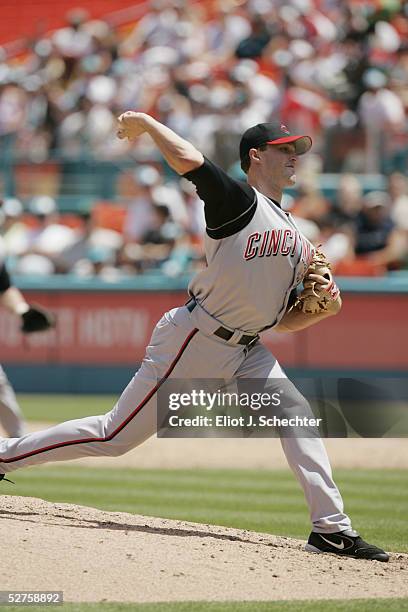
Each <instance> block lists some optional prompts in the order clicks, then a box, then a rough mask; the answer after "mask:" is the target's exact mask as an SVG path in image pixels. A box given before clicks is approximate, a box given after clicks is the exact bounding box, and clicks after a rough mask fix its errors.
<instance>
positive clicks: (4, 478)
mask: <svg viewBox="0 0 408 612" xmlns="http://www.w3.org/2000/svg"><path fill="white" fill-rule="evenodd" d="M0 480H5V481H6V482H11V484H16V483H15V482H13V481H12V480H9V479H8V478H6V475H5V474H0Z"/></svg>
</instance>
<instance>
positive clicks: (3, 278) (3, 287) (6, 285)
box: [0, 264, 11, 293]
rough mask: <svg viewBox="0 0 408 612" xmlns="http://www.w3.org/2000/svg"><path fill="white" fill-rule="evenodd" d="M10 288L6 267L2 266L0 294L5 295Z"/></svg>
mask: <svg viewBox="0 0 408 612" xmlns="http://www.w3.org/2000/svg"><path fill="white" fill-rule="evenodd" d="M9 287H11V282H10V277H9V274H8V272H7V269H6V266H5V265H4V264H0V293H4V292H5V291H7V289H9Z"/></svg>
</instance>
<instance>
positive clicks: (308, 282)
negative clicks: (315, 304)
mask: <svg viewBox="0 0 408 612" xmlns="http://www.w3.org/2000/svg"><path fill="white" fill-rule="evenodd" d="M330 283H331V279H330V276H329V278H327V276H322V275H321V274H312V273H311V274H308V275H307V276H306V278H305V279H304V280H303V286H304V287H311V286H313V285H314V286H315V291H316V292H317V293H320V292H321V291H326V290H327V289H328V288H329V286H330Z"/></svg>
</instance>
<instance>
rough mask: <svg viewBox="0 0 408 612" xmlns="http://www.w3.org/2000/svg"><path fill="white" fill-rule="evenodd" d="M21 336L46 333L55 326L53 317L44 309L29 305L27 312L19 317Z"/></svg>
mask: <svg viewBox="0 0 408 612" xmlns="http://www.w3.org/2000/svg"><path fill="white" fill-rule="evenodd" d="M21 318H22V324H21V331H22V332H23V334H31V333H33V332H39V331H46V330H47V329H50V328H51V327H54V325H55V317H54V315H53V314H51V313H50V312H49V311H48V310H46V309H45V308H41V307H40V306H33V305H30V308H29V310H27V312H24V313H23V314H22V315H21Z"/></svg>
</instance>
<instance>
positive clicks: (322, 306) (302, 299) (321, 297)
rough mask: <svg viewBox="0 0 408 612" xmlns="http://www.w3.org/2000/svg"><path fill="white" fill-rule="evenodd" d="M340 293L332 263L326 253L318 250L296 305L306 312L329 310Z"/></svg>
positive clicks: (316, 312)
mask: <svg viewBox="0 0 408 612" xmlns="http://www.w3.org/2000/svg"><path fill="white" fill-rule="evenodd" d="M319 277H320V278H319ZM322 281H323V282H322ZM324 281H326V282H324ZM339 294H340V291H339V288H338V287H337V285H336V283H335V282H334V279H333V276H332V273H331V270H330V263H329V262H328V261H327V259H326V256H325V255H324V253H322V252H321V251H319V250H316V251H315V254H314V256H313V260H312V262H311V264H310V266H309V268H308V270H307V272H306V275H305V277H304V279H303V291H302V292H301V293H300V294H299V296H298V299H297V304H296V307H297V308H298V309H299V310H301V311H302V312H304V313H305V314H319V313H321V312H327V311H328V310H330V308H331V306H332V304H333V302H335V301H336V300H337V298H338V296H339Z"/></svg>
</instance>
